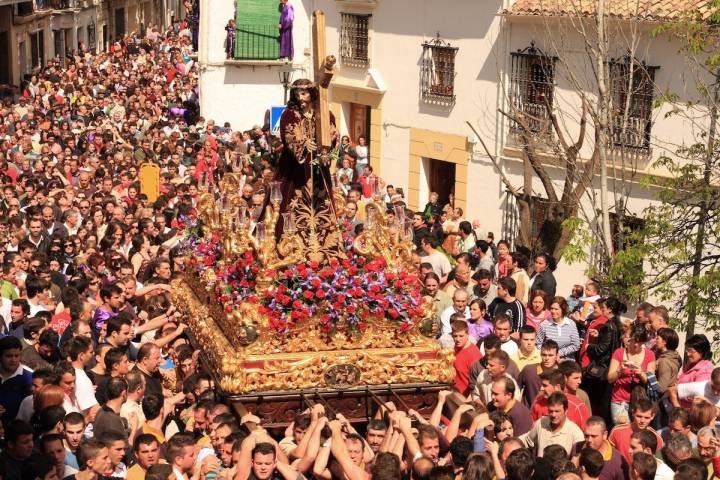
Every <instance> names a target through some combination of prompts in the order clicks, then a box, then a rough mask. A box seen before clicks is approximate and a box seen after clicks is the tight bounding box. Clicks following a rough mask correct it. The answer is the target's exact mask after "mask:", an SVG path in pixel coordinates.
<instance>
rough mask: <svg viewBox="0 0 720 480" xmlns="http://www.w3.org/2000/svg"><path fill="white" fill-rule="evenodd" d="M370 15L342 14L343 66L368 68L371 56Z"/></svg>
mask: <svg viewBox="0 0 720 480" xmlns="http://www.w3.org/2000/svg"><path fill="white" fill-rule="evenodd" d="M369 25H370V15H358V14H355V13H341V14H340V59H341V60H342V62H343V64H345V65H349V66H355V67H366V66H368V65H369V64H370V56H369V47H368V44H369V35H368V32H369V30H370V29H369Z"/></svg>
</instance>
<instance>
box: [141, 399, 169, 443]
mask: <svg viewBox="0 0 720 480" xmlns="http://www.w3.org/2000/svg"><path fill="white" fill-rule="evenodd" d="M163 403H164V400H163V398H162V397H160V396H158V395H148V396H146V397H145V398H143V401H142V409H143V413H144V414H145V423H143V424H142V428H141V429H140V432H141V433H148V434H150V435H152V436H154V437H155V438H156V439H157V441H158V443H159V444H160V445H162V444H163V443H165V434H164V433H163V430H162V428H163V427H162V426H163V422H164V421H165V412H164V408H163Z"/></svg>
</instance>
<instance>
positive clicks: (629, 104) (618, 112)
mask: <svg viewBox="0 0 720 480" xmlns="http://www.w3.org/2000/svg"><path fill="white" fill-rule="evenodd" d="M657 69H658V67H649V66H647V65H645V63H644V62H643V63H641V62H639V61H637V60H636V59H634V58H633V59H632V61H631V57H630V55H626V56H625V57H624V58H622V59H620V60H616V59H613V60H611V61H610V69H609V70H610V93H611V95H612V102H613V108H612V114H613V116H612V142H613V145H614V146H616V147H626V148H630V149H634V150H638V151H644V152H648V153H649V151H650V129H651V127H652V103H653V93H654V85H655V71H656V70H657ZM626 112H627V116H626Z"/></svg>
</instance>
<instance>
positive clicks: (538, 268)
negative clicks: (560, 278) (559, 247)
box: [530, 253, 557, 298]
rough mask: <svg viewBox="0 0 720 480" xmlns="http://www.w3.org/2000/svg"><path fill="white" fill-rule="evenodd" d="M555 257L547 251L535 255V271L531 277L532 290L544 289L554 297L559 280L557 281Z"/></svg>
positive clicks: (549, 295) (548, 294) (549, 296)
mask: <svg viewBox="0 0 720 480" xmlns="http://www.w3.org/2000/svg"><path fill="white" fill-rule="evenodd" d="M555 266H556V265H555V259H553V258H552V257H551V256H550V255H548V254H546V253H541V254H539V255H536V256H535V262H534V269H535V272H534V273H533V274H532V276H531V277H530V290H531V291H532V290H542V291H543V292H545V293H546V294H547V296H548V298H553V297H554V296H555V291H556V290H557V282H556V281H555V275H553V271H554V270H555Z"/></svg>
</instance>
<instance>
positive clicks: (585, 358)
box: [580, 315, 608, 368]
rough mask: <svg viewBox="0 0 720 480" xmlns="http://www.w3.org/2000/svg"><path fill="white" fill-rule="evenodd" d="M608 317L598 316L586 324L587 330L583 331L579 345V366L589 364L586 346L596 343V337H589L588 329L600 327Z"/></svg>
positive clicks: (598, 328)
mask: <svg viewBox="0 0 720 480" xmlns="http://www.w3.org/2000/svg"><path fill="white" fill-rule="evenodd" d="M607 321H608V319H607V317H605V316H602V315H601V316H599V317H597V318H596V319H595V320H593V321H592V322H590V325H588V332H586V333H585V338H583V341H582V344H581V345H580V366H581V367H583V368H586V367H587V366H588V365H590V357H588V356H587V347H588V345H590V344H593V343H597V338H595V337H590V333H589V331H590V330H591V329H592V330H600V327H602V326H603V325H605V324H606V323H607Z"/></svg>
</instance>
